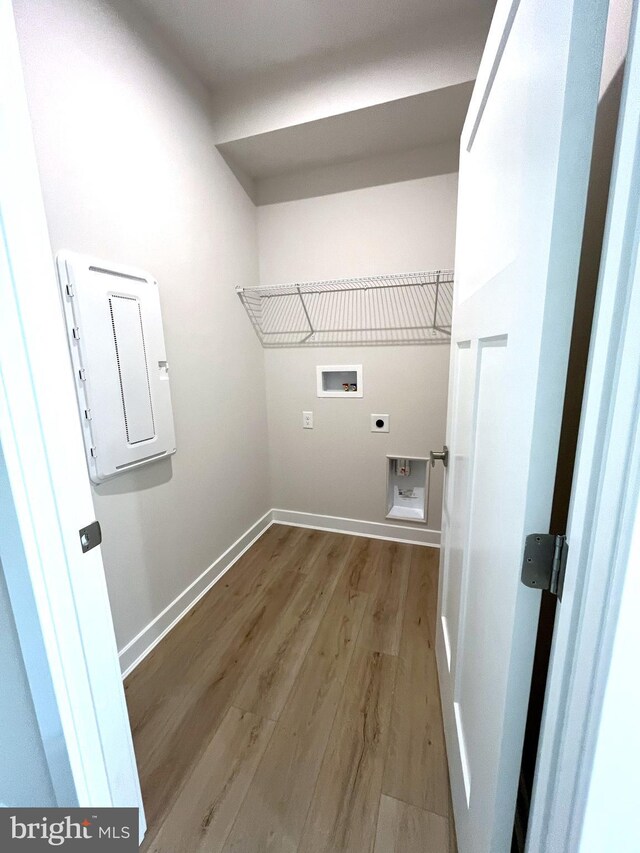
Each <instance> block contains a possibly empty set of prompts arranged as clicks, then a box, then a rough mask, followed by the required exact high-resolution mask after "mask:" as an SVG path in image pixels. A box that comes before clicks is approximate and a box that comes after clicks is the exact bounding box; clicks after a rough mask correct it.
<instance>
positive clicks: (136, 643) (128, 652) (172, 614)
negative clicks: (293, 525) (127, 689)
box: [119, 510, 273, 678]
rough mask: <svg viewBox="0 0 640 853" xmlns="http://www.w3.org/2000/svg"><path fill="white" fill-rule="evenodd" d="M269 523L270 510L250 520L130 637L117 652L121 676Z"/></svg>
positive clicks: (231, 564)
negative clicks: (223, 550)
mask: <svg viewBox="0 0 640 853" xmlns="http://www.w3.org/2000/svg"><path fill="white" fill-rule="evenodd" d="M272 523H273V520H272V511H271V510H269V512H267V513H265V514H264V515H263V516H262V518H260V519H259V520H258V521H256V523H255V524H252V525H251V527H250V528H249V529H248V530H247V531H245V533H243V534H242V536H240V538H239V539H236V541H235V542H234V543H233V545H231V547H229V548H227V550H226V551H225V552H224V554H221V555H220V556H219V557H218V559H217V560H216V561H215V562H214V563H212V564H211V565H210V566H209V568H208V569H205V570H204V572H203V573H202V574H201V575H200V577H198V578H196V579H195V580H194V581H193V583H191V584H189V586H188V587H187V588H186V589H184V590H183V591H182V592H181V593H180V594H179V595H178V596H177V597H176V598H175V599H174V600H173V601H172V602H171V604H169V605H168V606H167V607H165V609H164V610H163V611H162V613H159V614H158V615H157V616H156V618H155V619H154V620H153V621H152V622H149V624H148V625H147V626H146V627H145V628H143V629H142V631H140V633H139V634H138V635H137V636H135V637H134V638H133V640H131V641H130V642H128V643H127V645H126V646H125V647H124V648H123V649H122V650H121V651H120V653H119V657H120V670H121V672H122V677H123V678H126V677H127V675H129V673H130V672H132V671H133V670H134V669H135V668H136V667H137V666H138V664H139V663H141V662H142V661H143V660H144V658H145V657H146V656H147V655H148V654H149V652H150V651H151V650H152V649H153V648H154V647H155V646H157V645H158V643H159V642H160V640H161V639H162V638H163V637H164V636H165V635H166V634H168V633H169V631H170V630H171V629H172V628H173V627H174V625H176V624H177V623H178V622H179V621H180V620H181V619H182V617H183V616H186V614H187V613H188V612H189V611H190V610H191V608H192V607H193V606H194V605H195V604H196V602H197V601H199V600H200V599H201V598H202V596H203V595H204V594H205V593H206V592H208V591H209V590H210V589H211V587H212V586H213V585H214V584H215V583H216V582H217V581H219V580H220V578H221V577H222V576H223V575H224V574H225V573H226V572H228V571H229V569H230V568H231V566H233V564H234V563H235V562H236V560H238V559H239V558H240V557H241V556H242V555H243V554H244V552H245V551H246V550H247V549H248V548H250V547H251V546H252V545H253V543H254V542H255V541H256V539H258V538H259V537H260V536H262V534H263V533H264V532H265V530H266V529H267V528H268V527H271V525H272Z"/></svg>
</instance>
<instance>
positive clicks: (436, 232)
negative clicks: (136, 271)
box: [258, 174, 457, 530]
mask: <svg viewBox="0 0 640 853" xmlns="http://www.w3.org/2000/svg"><path fill="white" fill-rule="evenodd" d="M456 191H457V175H456V174H447V175H439V176H436V177H431V178H424V179H420V180H414V181H406V182H403V183H397V184H388V185H386V186H379V187H370V188H367V189H360V190H355V191H352V192H345V193H336V194H333V195H326V196H321V197H317V198H310V199H304V200H299V201H291V202H286V203H282V204H274V205H267V206H265V207H260V208H259V210H258V234H259V252H260V282H261V284H276V283H283V282H291V281H309V280H314V279H324V278H344V277H349V276H357V275H375V274H383V273H392V272H410V271H413V270H428V269H439V268H440V269H441V268H450V267H452V266H453V257H454V238H455V211H456ZM265 359H266V374H267V400H268V417H269V450H270V470H271V489H272V491H271V495H272V498H271V500H272V504H273V506H274V507H277V508H279V509H289V510H297V511H302V512H312V513H320V514H325V515H337V516H343V517H347V518H358V519H364V520H367V521H377V522H380V521H382V522H384V521H385V513H386V506H385V499H386V498H385V481H386V471H385V455H386V454H387V453H395V454H399V455H400V454H403V455H404V454H406V455H415V456H425V455H428V451H429V450H430V449H431V448H433V449H436V448H437V449H439V448H440V447H441V446H442V444H443V442H444V435H445V419H446V406H447V381H448V369H449V347H448V346H446V345H444V346H442V345H439V346H422V347H396V346H391V347H360V348H355V347H331V348H317V349H316V348H313V349H304V350H303V349H276V350H267V351H265ZM341 363H347V364H350V363H358V364H359V363H362V364H363V366H364V388H365V396H364V397H363V398H362V399H361V400H360V399H349V400H336V399H318V398H317V397H316V390H315V365H316V364H341ZM303 410H312V411H313V412H314V413H315V425H314V429H313V430H303V429H302V414H301V413H302V411H303ZM371 413H388V414H390V416H391V431H390V433H389V434H388V435H386V434H379V433H371V432H370V423H369V415H370V414H371ZM441 505H442V466H438V467H437V468H436V469H434V472H433V477H432V481H431V493H430V501H429V508H428V510H429V511H428V521H427V527H428V528H430V529H436V530H439V529H440V518H441ZM405 523H406V522H405Z"/></svg>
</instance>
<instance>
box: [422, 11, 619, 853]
mask: <svg viewBox="0 0 640 853" xmlns="http://www.w3.org/2000/svg"><path fill="white" fill-rule="evenodd" d="M606 11H607V2H606V0H557V2H553V3H550V2H549V0H520V1H519V2H518V0H498V5H497V9H496V13H495V16H494V21H493V25H492V28H491V32H490V35H489V39H488V43H487V48H486V50H485V55H484V57H483V60H482V63H481V67H480V72H479V76H478V80H477V83H476V86H475V89H474V93H473V97H472V101H471V105H470V110H469V114H468V116H467V121H466V124H465V127H464V130H463V135H462V142H461V159H460V189H459V201H458V232H457V249H456V286H455V290H454V293H455V297H454V298H455V302H454V315H453V330H452V355H451V379H450V398H449V415H448V425H447V443H448V446H449V449H450V464H449V468H448V474H447V482H446V487H445V499H444V518H443V549H442V560H441V580H440V601H439V614H438V615H439V618H438V635H437V653H438V671H439V676H440V682H441V693H442V703H443V713H444V721H445V733H446V739H447V749H448V755H449V766H450V775H451V785H452V796H453V803H454V812H455V819H456V829H457V835H458V845H459V849H460V851H461V853H483V851H492V853H500V851H508V850H509V848H510V840H511V831H512V826H513V815H514V808H515V800H516V791H517V782H518V774H519V769H520V759H521V751H522V741H523V736H524V727H525V720H526V710H527V703H528V696H529V687H530V677H531V667H532V660H533V651H534V644H535V634H536V627H537V618H538V611H539V599H540V593H539V592H538V591H537V590H533V589H528V588H526V587H525V586H523V585H522V583H521V582H520V571H521V561H522V552H523V546H524V540H525V536H526V535H527V534H529V533H533V532H547V531H548V529H549V518H550V510H551V501H552V494H553V485H554V475H555V469H556V457H557V450H558V438H559V433H560V424H561V416H562V405H563V397H564V390H565V375H566V366H567V358H568V352H569V341H570V333H571V323H572V316H573V306H574V298H575V286H576V280H577V272H578V264H579V256H580V240H581V234H582V226H583V219H584V208H585V198H586V190H587V181H588V173H589V164H590V151H591V145H592V138H593V127H594V120H595V113H596V107H597V97H598V86H599V79H600V67H601V61H602V48H603V39H604V27H605V19H606ZM559 532H563V531H559Z"/></svg>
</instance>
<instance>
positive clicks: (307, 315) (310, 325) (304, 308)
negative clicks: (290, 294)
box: [296, 287, 315, 341]
mask: <svg viewBox="0 0 640 853" xmlns="http://www.w3.org/2000/svg"><path fill="white" fill-rule="evenodd" d="M296 290H297V291H298V296H299V297H300V302H301V303H302V310H303V311H304V316H305V317H306V318H307V323H308V324H309V329H310V332H309V334H308V335H307V336H306V338H305V339H304V340H305V341H308V340H309V338H310V337H311V336H312V335H315V329H314V328H313V323H312V322H311V317H310V316H309V312H308V311H307V306H306V305H305V304H304V299H303V298H302V293H301V292H300V288H299V287H296Z"/></svg>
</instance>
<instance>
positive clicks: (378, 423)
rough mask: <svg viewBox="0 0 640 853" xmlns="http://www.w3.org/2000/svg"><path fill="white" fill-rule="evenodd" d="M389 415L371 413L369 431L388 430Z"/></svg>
mask: <svg viewBox="0 0 640 853" xmlns="http://www.w3.org/2000/svg"><path fill="white" fill-rule="evenodd" d="M389 422H390V418H389V415H371V432H389Z"/></svg>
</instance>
